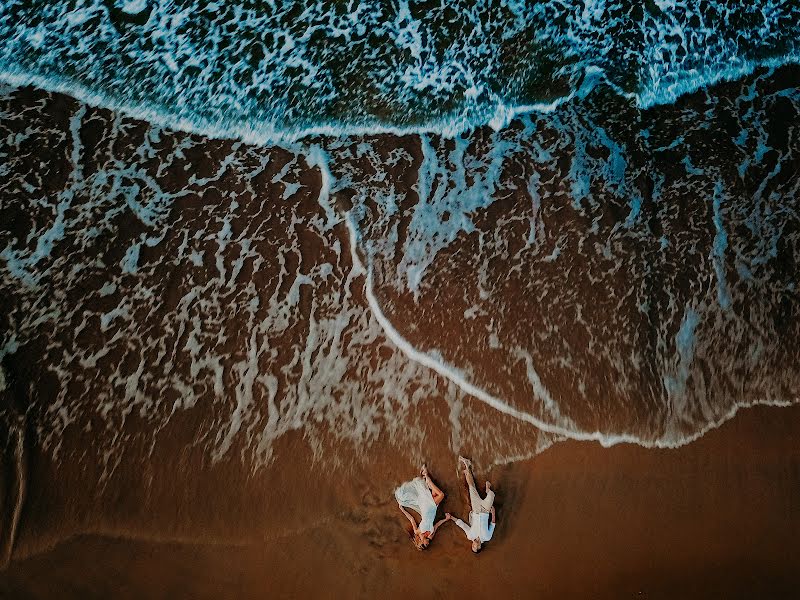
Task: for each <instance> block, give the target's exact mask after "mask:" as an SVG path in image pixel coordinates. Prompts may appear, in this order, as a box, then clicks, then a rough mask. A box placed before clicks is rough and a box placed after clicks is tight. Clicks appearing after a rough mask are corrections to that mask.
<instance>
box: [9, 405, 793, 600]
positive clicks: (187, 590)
mask: <svg viewBox="0 0 800 600" xmlns="http://www.w3.org/2000/svg"><path fill="white" fill-rule="evenodd" d="M798 435H800V409H798V408H790V409H771V408H755V409H749V410H743V411H742V412H741V413H740V414H739V415H737V417H736V418H734V419H733V420H732V421H730V422H728V423H726V424H724V425H723V426H722V427H720V428H719V429H718V430H715V431H712V432H710V433H708V434H707V435H706V436H704V437H703V438H701V439H700V440H698V441H697V442H695V443H692V444H690V445H688V446H685V447H682V448H679V449H675V450H648V449H643V448H640V447H636V446H632V445H627V444H626V445H620V446H616V447H612V448H601V447H600V446H599V445H597V444H593V443H582V442H563V443H558V444H556V445H555V446H554V447H552V448H550V449H548V450H546V451H545V452H544V453H543V454H541V455H540V456H538V457H536V458H535V459H532V460H528V461H524V462H521V463H517V464H513V465H510V466H501V467H495V468H494V469H492V470H491V471H490V472H489V473H486V475H487V476H488V477H490V478H491V479H492V481H493V482H494V483H495V486H496V488H497V490H498V506H499V508H498V510H499V514H498V522H499V526H498V530H497V534H496V535H495V539H494V540H492V541H491V542H490V543H489V544H488V545H487V548H486V549H485V550H484V551H483V552H482V553H481V554H480V555H478V556H473V555H472V554H471V552H470V551H469V547H468V545H467V543H466V541H465V540H464V538H463V536H462V534H461V531H460V530H458V529H457V528H456V527H455V526H453V525H450V524H448V525H446V526H444V529H443V530H442V531H440V533H439V535H438V536H437V538H436V539H435V540H434V542H433V543H432V544H431V548H429V549H428V550H427V551H425V552H419V551H417V550H416V549H414V548H413V546H412V545H411V543H410V540H409V539H408V536H407V534H406V532H405V531H404V529H403V528H404V524H405V520H404V519H403V518H402V516H401V515H400V514H399V511H397V510H396V506H395V505H394V503H393V501H392V500H391V490H392V486H393V485H394V484H395V483H398V482H399V479H398V478H397V477H394V478H393V477H391V476H389V475H388V473H387V470H388V471H390V472H391V473H392V474H394V473H396V474H397V476H399V477H402V475H403V471H404V469H403V468H402V466H401V465H393V466H392V467H391V468H389V469H386V468H385V467H382V466H381V464H380V461H376V464H374V465H373V467H371V468H367V469H364V470H358V471H356V472H350V471H348V470H347V469H337V470H335V471H333V472H332V473H330V474H328V476H326V474H325V473H323V472H321V469H320V467H319V466H317V467H315V466H310V465H308V464H307V463H306V462H305V460H304V459H303V458H302V457H301V456H300V455H299V454H298V453H297V448H298V447H299V446H297V447H295V448H293V447H292V446H291V444H288V445H287V447H285V448H284V449H283V452H282V453H281V455H280V456H281V458H280V459H279V460H278V461H277V462H276V465H275V466H274V467H273V468H272V469H271V470H270V472H269V473H268V474H267V475H266V477H265V480H266V481H267V482H269V483H268V488H269V491H267V492H264V493H263V495H262V496H261V501H263V502H264V503H265V504H266V506H267V510H266V511H264V512H261V513H259V515H258V517H257V518H250V517H252V515H249V514H248V512H249V511H248V509H247V508H246V505H247V503H248V502H250V501H252V500H253V498H250V497H248V496H247V486H243V487H241V488H240V492H241V494H242V495H241V496H239V497H238V501H237V500H236V498H234V497H231V498H230V499H229V502H228V506H224V507H223V506H207V507H205V509H206V510H207V511H208V512H209V513H213V512H215V511H217V510H225V511H226V514H224V515H217V516H218V518H219V521H220V523H224V522H225V521H228V522H229V524H230V526H231V528H232V529H234V528H237V527H242V526H243V523H242V522H241V521H240V519H243V520H245V521H246V526H247V527H250V528H252V531H253V533H254V535H258V534H256V533H255V530H258V532H260V533H261V534H262V535H263V539H261V540H258V541H253V540H251V541H249V542H240V543H237V544H226V543H224V542H215V543H204V541H203V539H202V535H198V536H197V537H198V539H195V540H187V541H186V542H185V543H179V542H159V541H153V540H152V539H142V538H141V537H138V536H133V537H120V536H103V535H80V536H76V537H74V538H71V539H68V540H65V541H63V542H61V543H60V544H58V545H57V546H55V547H54V548H52V549H49V550H45V551H44V552H42V553H40V554H36V555H34V556H31V557H27V558H22V557H20V558H18V559H15V560H14V562H12V564H11V565H9V566H8V567H7V569H6V570H5V571H4V573H3V574H2V577H0V593H2V594H3V597H9V598H52V597H74V598H78V597H81V598H103V597H116V598H143V597H148V598H149V597H152V598H168V597H192V598H219V597H245V598H376V597H385V598H404V597H405V598H407V597H419V598H477V597H485V596H487V595H493V596H497V597H510V598H665V599H669V598H793V597H796V594H797V590H798V585H800V570H798V558H797V557H798V551H800V541H798V540H799V539H800V538H799V537H798V535H799V534H800V525H799V524H798V523H800V520H799V519H798V511H800V450H798V446H797V439H798ZM430 458H431V461H430V462H431V464H432V468H431V470H432V472H433V475H434V477H435V478H437V481H439V482H441V484H442V485H443V486H444V487H445V489H446V491H447V493H448V497H447V498H446V499H445V501H444V504H443V507H444V509H445V510H448V511H452V512H453V513H455V514H461V513H462V512H463V511H464V508H463V507H464V505H463V499H462V498H460V497H459V486H458V484H456V482H455V471H454V468H453V464H454V457H453V455H452V454H451V453H449V452H447V451H446V450H444V449H440V450H439V451H437V452H436V455H435V456H431V457H430ZM412 469H413V465H408V468H407V469H406V470H407V471H409V472H410V471H412ZM476 469H477V472H478V477H479V478H480V477H481V475H482V472H481V467H480V465H476ZM286 471H291V472H292V474H291V475H286V474H285V472H286ZM479 480H480V479H479ZM173 493H175V490H173ZM177 495H179V494H176V496H177ZM174 499H175V501H178V499H177V498H174ZM196 502H199V503H200V504H202V503H203V501H202V499H198V500H196ZM272 506H274V507H275V510H271V509H270V507H272ZM31 510H36V508H35V503H34V507H33V508H31ZM284 511H290V512H291V513H292V514H293V515H294V516H295V517H296V518H297V519H299V520H301V521H302V520H303V518H304V517H305V518H306V519H307V524H305V525H302V524H301V525H299V526H298V527H297V528H296V529H294V531H291V532H284V533H282V534H280V535H274V536H273V535H272V533H271V532H273V531H283V530H284V527H285V520H284V514H283V513H284ZM199 512H203V510H200V511H199ZM255 512H259V511H255ZM312 515H314V516H313V517H312ZM207 516H211V515H207ZM35 518H36V516H35V515H32V514H28V515H25V516H23V522H22V525H23V529H24V525H25V521H26V520H27V519H32V520H35ZM195 533H196V534H197V533H198V532H195ZM24 537H25V536H24V535H23V536H22V539H21V540H20V542H21V543H20V547H24V545H25V544H24V541H25V540H24Z"/></svg>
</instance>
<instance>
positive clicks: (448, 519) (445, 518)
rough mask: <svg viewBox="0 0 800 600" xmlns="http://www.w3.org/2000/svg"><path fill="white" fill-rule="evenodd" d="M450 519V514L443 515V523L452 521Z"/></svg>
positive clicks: (451, 516)
mask: <svg viewBox="0 0 800 600" xmlns="http://www.w3.org/2000/svg"><path fill="white" fill-rule="evenodd" d="M452 518H453V515H451V514H450V513H444V520H445V521H450V520H452Z"/></svg>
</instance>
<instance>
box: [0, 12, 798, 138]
mask: <svg viewBox="0 0 800 600" xmlns="http://www.w3.org/2000/svg"><path fill="white" fill-rule="evenodd" d="M343 6H344V5H342V4H341V3H337V2H326V1H320V2H312V3H309V4H306V3H299V2H282V3H266V4H253V3H251V2H245V1H244V0H240V1H238V2H225V3H223V2H219V3H196V2H192V1H189V0H183V1H178V2H176V1H166V0H163V1H159V2H131V1H119V0H118V1H116V2H100V1H99V0H94V1H92V2H86V3H82V4H81V5H80V6H79V7H75V6H70V7H67V6H66V5H65V4H64V3H61V2H25V3H22V2H16V1H12V2H7V3H5V4H4V6H3V8H2V10H0V39H2V40H3V42H4V44H3V47H2V50H0V80H2V81H5V82H7V83H10V84H13V85H34V86H36V87H40V88H42V89H45V90H48V91H57V92H62V93H66V94H69V95H72V96H73V97H76V98H78V99H79V100H81V101H83V102H87V103H90V104H92V105H96V106H102V107H106V108H110V109H112V110H115V111H122V112H124V113H125V114H128V115H130V116H133V117H135V118H141V119H145V120H147V121H150V122H153V123H156V124H159V125H162V126H166V127H169V128H172V129H177V130H183V131H191V132H195V133H200V134H203V135H206V136H209V137H215V138H238V139H242V140H244V141H247V142H248V143H257V144H270V143H277V142H285V141H293V140H297V139H300V138H303V137H308V136H313V135H325V136H342V135H372V134H380V133H389V134H395V135H407V134H419V133H435V134H439V135H444V136H447V137H453V136H457V135H459V134H461V133H464V132H465V131H469V130H473V129H476V128H479V127H483V126H490V127H492V128H495V129H498V128H501V127H503V126H505V125H507V124H508V123H509V122H510V121H511V120H513V119H514V118H515V117H516V116H519V115H521V114H527V113H530V112H541V111H547V110H552V109H554V108H555V107H557V106H559V105H561V104H563V103H564V102H566V101H568V100H570V99H572V98H573V97H575V96H576V95H578V96H580V95H583V94H586V93H588V92H589V91H590V90H591V89H592V88H593V87H594V86H595V85H596V84H598V83H601V82H602V83H604V84H606V85H608V86H610V87H611V88H613V89H614V90H616V91H617V92H618V93H619V94H622V95H624V96H626V97H629V98H630V99H631V101H633V102H635V103H636V104H637V105H638V106H639V107H640V108H642V109H647V108H650V107H652V106H656V105H658V104H664V103H671V102H674V101H675V100H676V99H677V98H678V97H680V96H681V95H683V94H686V93H690V92H692V91H695V90H697V89H700V88H703V87H705V86H708V85H710V84H713V83H716V82H719V81H721V80H727V79H733V78H739V77H743V76H746V75H748V74H750V73H752V72H753V71H754V70H756V69H758V68H760V67H765V66H766V67H776V66H779V65H782V64H787V63H791V62H797V60H798V47H797V45H798V40H799V39H800V8H797V7H795V6H793V5H790V4H789V3H784V2H777V1H773V0H765V1H762V2H759V3H755V4H750V3H746V2H740V3H723V2H708V1H703V2H700V1H696V2H690V1H684V2H677V1H667V0H661V1H659V2H653V3H645V4H644V5H643V6H642V5H640V4H639V3H638V2H630V1H625V0H608V1H606V0H592V1H585V2H584V1H574V0H571V1H566V2H556V1H548V2H524V1H517V2H500V1H492V0H484V1H481V2H453V3H447V4H446V5H445V4H441V5H437V6H433V5H431V6H429V5H428V4H427V3H424V2H409V1H405V0H404V1H401V2H397V3H393V4H387V3H382V2H361V3H357V4H353V5H348V6H349V8H348V9H344V8H343Z"/></svg>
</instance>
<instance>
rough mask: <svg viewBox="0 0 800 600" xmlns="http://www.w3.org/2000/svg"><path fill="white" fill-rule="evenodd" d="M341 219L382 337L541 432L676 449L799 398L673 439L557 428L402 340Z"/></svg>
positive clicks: (349, 221)
mask: <svg viewBox="0 0 800 600" xmlns="http://www.w3.org/2000/svg"><path fill="white" fill-rule="evenodd" d="M344 221H345V225H346V226H347V230H348V234H349V237H350V244H349V245H350V255H351V258H352V261H353V276H358V275H363V276H364V280H365V281H364V292H365V296H366V298H367V304H368V305H369V308H370V310H371V311H372V313H373V315H374V316H375V319H376V320H377V321H378V324H379V325H380V326H381V328H382V329H383V331H384V333H385V334H386V337H387V338H389V340H390V341H391V342H392V343H393V344H394V345H395V346H397V348H399V349H400V351H402V352H403V354H405V355H406V356H407V357H408V358H409V359H411V360H413V361H414V362H417V363H419V364H421V365H423V366H425V367H428V368H429V369H432V370H434V371H435V372H437V373H439V374H440V375H442V376H443V377H445V378H446V379H448V380H449V381H452V382H453V383H454V384H455V385H457V386H458V387H459V388H460V389H461V390H462V391H463V392H465V393H467V394H469V395H470V396H472V397H474V398H476V399H477V400H480V401H481V402H483V403H485V404H487V405H489V406H491V407H492V408H494V409H495V410H497V411H499V412H501V413H503V414H506V415H509V416H511V417H514V418H515V419H519V420H521V421H524V422H526V423H530V424H531V425H533V426H534V427H536V428H537V429H540V430H541V431H544V432H547V433H550V434H553V435H557V436H562V437H565V438H568V439H572V440H576V441H586V442H597V443H599V444H600V445H601V446H603V447H604V448H609V447H611V446H616V445H617V444H635V445H637V446H642V447H644V448H679V447H681V446H685V445H686V444H689V443H691V442H693V441H695V440H698V439H700V438H701V437H703V436H704V435H705V434H706V433H708V432H709V431H711V430H713V429H717V428H718V427H719V426H720V425H722V424H723V423H725V422H727V421H729V420H730V419H732V418H733V417H734V416H735V415H736V413H738V412H739V409H742V408H751V407H754V406H775V407H787V406H792V405H793V404H795V403H797V402H798V400H800V399H795V400H794V401H791V400H762V401H753V402H748V403H742V404H734V405H733V406H732V407H731V409H730V410H729V411H728V412H727V413H725V414H724V415H722V417H720V418H719V419H718V420H715V421H712V422H710V423H707V424H706V426H705V427H702V428H700V429H699V430H697V431H695V432H694V433H692V434H691V435H688V436H685V437H681V438H680V439H677V440H674V441H671V440H666V439H663V438H660V439H655V440H643V439H641V438H638V437H636V436H634V435H630V434H604V433H602V432H600V431H594V432H586V431H580V430H572V429H567V428H564V427H560V426H558V425H553V424H551V423H547V422H545V421H542V420H541V419H538V418H537V417H535V416H533V415H531V414H530V413H526V412H523V411H520V410H518V409H516V408H514V407H512V406H509V405H508V404H507V403H505V402H503V401H502V400H501V399H499V398H497V397H496V396H493V395H491V394H489V393H488V392H486V391H484V390H482V389H480V388H479V387H477V386H476V385H474V384H472V383H470V382H469V381H467V380H466V379H464V377H463V376H462V375H460V374H459V373H458V372H457V371H456V370H455V369H453V368H452V367H450V366H449V365H447V364H443V363H442V362H440V361H439V360H437V359H435V358H434V357H432V356H431V355H429V354H427V353H426V352H423V351H420V350H417V349H416V348H415V347H414V346H413V344H411V343H410V342H409V341H408V340H406V339H405V338H404V337H403V336H402V334H400V332H399V331H397V329H396V328H395V327H394V325H392V323H391V321H389V319H388V317H387V316H386V315H385V314H384V312H383V310H382V309H381V307H380V303H379V302H378V299H377V297H376V296H375V292H374V290H373V285H372V272H371V269H370V268H369V267H368V266H365V265H364V263H363V261H362V260H361V257H360V256H359V255H358V249H357V246H358V237H359V236H358V230H357V228H356V225H355V223H354V222H353V216H352V214H351V213H350V212H349V211H348V212H347V214H346V215H345V219H344Z"/></svg>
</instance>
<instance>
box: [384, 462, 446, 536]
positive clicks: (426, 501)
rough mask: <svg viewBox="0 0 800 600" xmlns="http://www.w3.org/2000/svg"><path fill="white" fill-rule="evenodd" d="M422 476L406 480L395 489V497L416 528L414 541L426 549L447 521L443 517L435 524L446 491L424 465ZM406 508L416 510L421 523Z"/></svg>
mask: <svg viewBox="0 0 800 600" xmlns="http://www.w3.org/2000/svg"><path fill="white" fill-rule="evenodd" d="M419 474H420V476H419V477H415V478H414V479H412V480H411V481H406V482H405V483H404V484H403V485H401V486H400V487H399V488H397V489H396V490H395V491H394V497H395V498H396V499H397V505H398V506H399V507H400V510H401V511H402V512H403V514H404V515H405V516H406V517H407V518H408V520H409V521H410V522H411V526H412V527H413V528H414V533H413V542H414V546H416V548H417V550H425V548H427V547H428V546H429V545H430V543H431V540H432V539H433V536H434V535H436V530H437V529H439V527H440V526H441V525H442V523H444V522H445V521H447V519H442V520H441V521H439V522H438V523H436V524H434V520H435V519H436V510H437V509H438V508H439V504H440V503H441V502H442V500H444V492H443V491H442V490H440V489H439V487H438V486H437V485H436V484H435V483H433V480H432V479H431V477H430V475H429V474H428V469H427V467H426V466H425V465H422V470H421V471H420V473H419ZM406 508H410V509H412V510H414V511H415V512H416V513H417V514H419V516H420V521H419V525H417V520H416V519H415V518H414V517H413V516H412V515H411V513H409V512H408V511H407V510H406Z"/></svg>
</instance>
